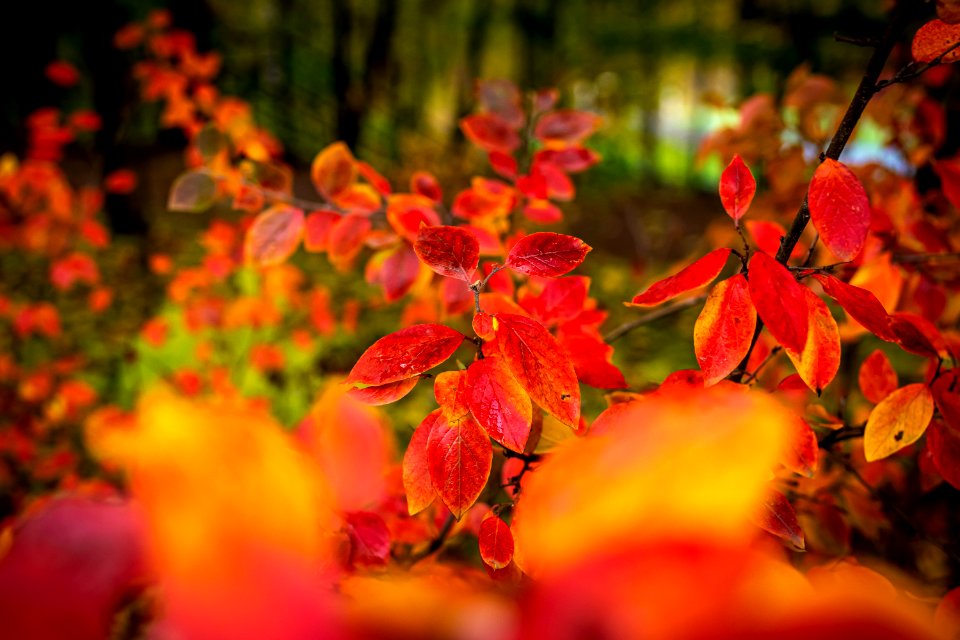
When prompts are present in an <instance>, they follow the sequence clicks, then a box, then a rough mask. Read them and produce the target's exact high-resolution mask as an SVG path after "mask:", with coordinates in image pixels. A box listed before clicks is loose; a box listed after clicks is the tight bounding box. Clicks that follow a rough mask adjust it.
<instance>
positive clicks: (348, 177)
mask: <svg viewBox="0 0 960 640" xmlns="http://www.w3.org/2000/svg"><path fill="white" fill-rule="evenodd" d="M310 179H311V180H312V181H313V186H314V187H315V188H316V189H317V192H318V193H320V195H322V196H323V197H325V198H327V199H329V200H332V199H333V198H335V197H336V196H337V195H338V194H340V192H342V191H343V190H345V189H346V188H347V187H349V186H350V185H351V184H353V183H354V182H355V181H356V179H357V165H356V161H355V160H354V159H353V154H352V153H350V149H349V148H348V147H347V145H345V144H344V143H342V142H334V143H333V144H331V145H330V146H328V147H326V148H325V149H324V150H323V151H321V152H320V153H318V154H317V156H316V157H315V158H314V159H313V164H312V165H311V166H310Z"/></svg>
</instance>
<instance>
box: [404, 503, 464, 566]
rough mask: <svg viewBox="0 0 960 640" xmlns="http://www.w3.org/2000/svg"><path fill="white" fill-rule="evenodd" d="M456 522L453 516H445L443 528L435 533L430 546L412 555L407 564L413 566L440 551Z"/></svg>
mask: <svg viewBox="0 0 960 640" xmlns="http://www.w3.org/2000/svg"><path fill="white" fill-rule="evenodd" d="M456 522H457V519H456V518H454V517H453V514H452V513H451V514H450V515H448V516H447V519H446V520H444V521H443V526H442V527H440V531H438V532H437V535H436V536H435V537H434V538H433V540H431V541H430V544H429V545H427V547H426V548H425V549H423V550H421V551H420V552H418V553H414V554H412V555H411V556H410V558H409V559H408V562H409V563H410V564H411V565H413V564H416V563H418V562H420V561H421V560H423V559H424V558H427V557H429V556H432V555H433V554H434V553H436V552H437V551H439V550H440V547H442V546H443V543H444V542H446V541H447V536H449V535H450V532H451V531H452V530H453V525H454V524H455V523H456Z"/></svg>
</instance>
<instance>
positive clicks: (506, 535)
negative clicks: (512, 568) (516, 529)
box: [478, 514, 513, 569]
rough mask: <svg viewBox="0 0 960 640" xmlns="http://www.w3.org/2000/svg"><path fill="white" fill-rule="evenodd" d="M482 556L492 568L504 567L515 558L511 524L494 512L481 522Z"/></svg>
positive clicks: (480, 540)
mask: <svg viewBox="0 0 960 640" xmlns="http://www.w3.org/2000/svg"><path fill="white" fill-rule="evenodd" d="M478 538H479V542H480V558H481V559H482V560H483V562H484V563H485V564H486V565H487V566H488V567H490V568H492V569H503V568H504V567H505V566H507V565H508V564H510V561H511V560H513V534H512V533H510V526H509V525H508V524H507V523H506V522H504V521H503V520H501V519H500V518H498V517H497V516H495V515H493V514H489V515H488V516H487V517H486V518H484V519H483V522H481V523H480V535H479V536H478Z"/></svg>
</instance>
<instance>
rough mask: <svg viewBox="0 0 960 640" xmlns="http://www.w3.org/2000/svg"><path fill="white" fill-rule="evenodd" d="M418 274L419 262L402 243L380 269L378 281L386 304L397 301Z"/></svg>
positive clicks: (410, 248)
mask: <svg viewBox="0 0 960 640" xmlns="http://www.w3.org/2000/svg"><path fill="white" fill-rule="evenodd" d="M419 274H420V261H419V260H417V254H416V253H414V250H413V247H411V246H410V245H409V244H408V243H406V242H402V243H400V246H398V247H397V248H396V249H394V250H393V251H391V252H390V254H389V255H388V256H387V258H386V260H384V261H383V265H381V267H380V274H379V280H380V284H381V285H383V293H384V298H385V299H386V301H387V302H393V301H394V300H399V299H400V298H402V297H403V296H404V295H406V293H407V291H409V290H410V287H412V286H413V283H414V282H416V280H417V276H418V275H419Z"/></svg>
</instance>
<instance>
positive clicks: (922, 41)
mask: <svg viewBox="0 0 960 640" xmlns="http://www.w3.org/2000/svg"><path fill="white" fill-rule="evenodd" d="M958 41H960V25H957V24H947V23H946V22H944V21H942V20H931V21H930V22H928V23H927V24H925V25H923V26H922V27H920V28H919V29H918V30H917V34H916V35H915V36H913V44H912V46H911V47H910V51H911V53H913V59H914V60H916V61H917V62H932V61H933V60H935V59H936V58H937V56H939V55H940V54H942V53H943V52H944V51H947V50H948V49H949V48H950V47H952V46H953V45H955V44H956V43H957V42H958ZM957 60H960V49H954V50H953V51H951V52H950V53H948V54H947V55H945V56H944V57H943V62H956V61H957Z"/></svg>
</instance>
